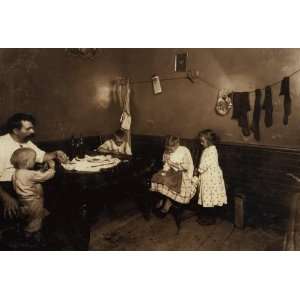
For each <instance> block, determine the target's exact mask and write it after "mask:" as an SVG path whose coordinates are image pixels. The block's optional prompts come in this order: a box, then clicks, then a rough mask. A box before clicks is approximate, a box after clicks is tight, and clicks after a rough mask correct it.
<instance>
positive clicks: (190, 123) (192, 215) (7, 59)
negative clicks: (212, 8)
mask: <svg viewBox="0 0 300 300" xmlns="http://www.w3.org/2000/svg"><path fill="white" fill-rule="evenodd" d="M187 52H188V53H189V56H188V57H187V56H186V55H184V65H186V67H187V70H186V71H185V72H180V73H178V72H175V71H174V69H173V64H174V61H178V59H179V58H178V57H179V55H178V53H187ZM299 57H300V49H299V48H285V49H284V48H242V49H238V48H189V49H184V48H180V49H176V48H152V49H149V48H80V49H74V48H70V49H68V48H55V49H50V48H43V49H41V48H17V49H16V48H6V49H0V66H1V68H0V72H1V79H0V102H1V107H2V108H5V109H2V110H1V112H0V118H1V136H0V199H1V219H0V220H1V229H0V247H1V250H23V251H24V250H25V251H26V250H48V251H52V250H54V251H62V250H69V251H76V250H81V251H88V250H90V251H141V250H142V251H144V250H146V251H164V250H167V251H179V250H180V251H182V250H189V251H202V250H206V251H216V250H220V251H231V250H234V251H239V250H248V251H270V250H275V251H284V250H299V249H300V248H299V247H300V239H299V232H298V229H299V228H298V227H299V222H300V219H299V209H300V194H299V189H300V170H299V167H298V160H299V158H300V150H299V145H300V138H299V135H298V130H299V120H298V116H299V111H300V106H299V103H300V102H299V101H298V100H299V94H300V85H299V81H300V65H299ZM180 59H183V58H182V57H181V58H180ZM178 66H179V64H178ZM261 66H268V68H266V69H265V68H261ZM176 71H178V70H176ZM182 71H183V70H182ZM153 74H156V75H155V76H154V75H153ZM161 83H162V84H163V87H164V88H163V91H162V89H161ZM152 88H153V90H152Z"/></svg>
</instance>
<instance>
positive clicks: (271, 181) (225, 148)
mask: <svg viewBox="0 0 300 300" xmlns="http://www.w3.org/2000/svg"><path fill="white" fill-rule="evenodd" d="M109 137H110V136H101V137H99V136H98V137H95V136H89V137H85V138H84V141H85V146H86V149H87V150H92V149H95V148H96V147H97V146H98V145H99V144H101V143H102V142H103V141H105V140H106V139H107V138H109ZM182 144H183V145H185V146H187V147H188V148H189V149H190V151H191V153H192V156H193V159H194V164H195V166H198V164H199V160H200V156H201V152H202V148H201V146H200V145H199V142H198V141H197V140H194V139H182ZM39 145H40V146H41V147H42V148H43V149H45V150H47V151H51V150H55V149H58V148H60V149H63V150H65V151H66V152H67V153H69V152H70V141H68V140H65V141H52V142H42V143H39ZM217 148H218V151H219V162H220V166H221V168H222V170H223V173H224V178H225V181H226V185H227V187H228V189H229V190H230V191H231V193H230V194H231V195H232V194H234V193H243V194H245V195H246V196H247V198H248V199H249V201H257V202H259V203H267V204H269V205H279V206H284V207H286V206H288V205H289V199H290V196H291V194H293V193H295V192H299V191H300V183H297V182H296V181H295V180H294V179H292V178H291V177H289V176H287V175H286V174H287V173H293V174H295V175H296V176H300V148H299V149H291V148H284V147H282V148H281V147H270V146H266V145H251V144H238V143H227V142H226V143H225V142H224V143H220V144H219V145H217ZM163 150H164V137H161V136H146V135H133V136H132V151H133V155H134V156H135V157H137V158H143V157H144V158H145V159H147V160H148V161H149V162H150V161H152V162H155V164H156V165H157V166H158V165H159V164H160V161H161V157H162V153H163Z"/></svg>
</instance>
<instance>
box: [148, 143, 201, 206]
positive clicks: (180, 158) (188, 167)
mask: <svg viewBox="0 0 300 300" xmlns="http://www.w3.org/2000/svg"><path fill="white" fill-rule="evenodd" d="M167 160H170V162H171V163H174V164H175V165H176V166H177V167H175V168H174V167H173V166H171V167H172V168H174V169H176V170H178V171H183V170H184V171H183V173H182V184H181V190H180V193H176V192H174V191H173V190H171V189H169V188H168V187H167V186H166V185H164V184H160V183H155V182H151V188H150V190H151V191H152V192H159V193H161V194H163V195H165V196H167V197H169V198H170V199H172V200H174V201H176V202H179V203H182V204H187V203H189V202H190V200H191V199H192V198H193V196H194V195H195V194H196V191H197V183H198V178H197V177H193V172H194V163H193V159H192V156H191V153H190V151H189V149H188V148H186V147H184V146H179V147H178V148H177V149H176V150H175V151H174V152H173V153H171V154H167V153H164V155H163V161H164V162H165V164H166V163H167Z"/></svg>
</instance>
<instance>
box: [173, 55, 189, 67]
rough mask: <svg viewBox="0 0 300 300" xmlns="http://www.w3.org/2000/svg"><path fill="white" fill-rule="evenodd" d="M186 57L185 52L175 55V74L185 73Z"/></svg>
mask: <svg viewBox="0 0 300 300" xmlns="http://www.w3.org/2000/svg"><path fill="white" fill-rule="evenodd" d="M187 57H188V54H187V52H185V53H178V54H176V55H175V72H186V68H187Z"/></svg>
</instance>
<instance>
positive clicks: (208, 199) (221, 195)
mask: <svg viewBox="0 0 300 300" xmlns="http://www.w3.org/2000/svg"><path fill="white" fill-rule="evenodd" d="M199 137H200V143H201V145H202V146H203V147H204V150H203V152H202V155H201V160H200V164H199V168H198V172H199V197H198V204H199V205H201V206H202V207H203V208H205V210H203V209H202V212H205V211H206V213H204V214H203V215H202V216H199V220H198V222H199V223H200V224H205V225H210V224H214V223H215V222H216V216H215V214H216V211H215V209H214V207H218V206H219V207H220V206H223V205H224V204H227V196H226V190H225V183H224V179H223V172H222V170H221V168H220V166H219V161H218V151H217V148H216V146H215V143H216V141H217V136H216V134H215V133H214V132H213V131H212V130H210V129H206V130H203V131H201V132H200V134H199Z"/></svg>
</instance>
